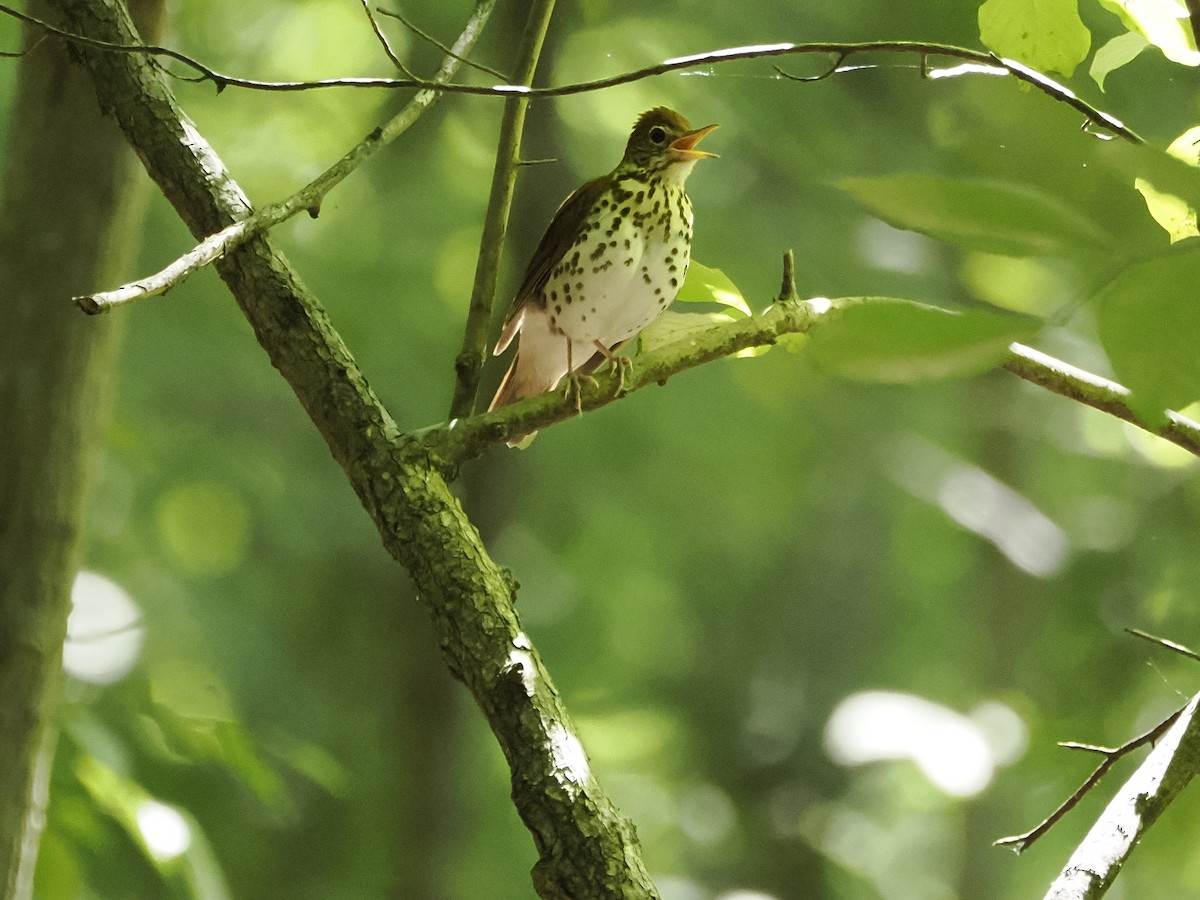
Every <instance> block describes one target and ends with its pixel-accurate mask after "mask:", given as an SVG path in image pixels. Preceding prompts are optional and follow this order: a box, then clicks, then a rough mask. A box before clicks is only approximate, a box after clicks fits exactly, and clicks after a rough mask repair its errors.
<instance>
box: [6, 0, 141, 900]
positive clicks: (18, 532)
mask: <svg viewBox="0 0 1200 900" xmlns="http://www.w3.org/2000/svg"><path fill="white" fill-rule="evenodd" d="M133 6H134V12H135V15H138V17H139V20H140V21H141V22H142V23H143V25H145V24H147V23H149V22H157V20H158V19H159V18H160V17H161V12H162V2H161V0H139V2H136V3H134V4H133ZM30 12H31V13H33V14H34V15H38V16H42V17H48V16H47V10H46V8H45V7H44V6H42V4H40V3H35V4H32V8H31V9H30ZM146 30H149V31H156V30H157V28H153V27H152V28H150V29H146ZM38 37H39V34H38V33H30V34H28V35H27V40H26V46H30V45H33V44H34V43H35V42H36V41H37V40H38ZM6 151H7V152H6V154H5V159H6V166H5V171H4V216H3V220H2V221H0V422H2V423H3V432H4V440H3V441H0V888H2V889H0V897H3V898H6V900H7V898H12V897H20V896H27V895H28V894H29V891H30V889H31V884H30V883H31V880H32V868H33V861H34V858H35V855H36V850H37V843H38V837H39V834H40V831H41V822H42V818H43V812H44V810H43V809H42V807H41V804H40V803H38V802H33V798H34V794H35V785H34V781H35V774H34V773H35V771H37V770H38V769H39V766H38V757H39V754H41V753H45V754H46V755H47V758H46V759H45V760H43V763H44V765H43V766H42V767H41V768H42V769H43V770H44V769H45V768H46V767H47V765H48V761H49V758H48V754H49V753H50V748H52V747H53V735H54V709H55V704H56V700H57V698H58V682H59V673H60V670H61V659H62V643H63V638H64V636H65V634H66V624H67V614H68V612H69V609H70V588H71V582H72V580H73V578H74V575H75V571H76V569H77V566H78V550H79V539H78V538H79V520H80V513H81V510H82V506H83V497H84V493H85V488H86V484H87V477H86V476H87V470H88V462H89V457H90V455H91V454H90V447H91V446H92V445H93V444H94V442H95V438H96V434H97V431H98V430H99V428H100V426H101V424H102V415H101V408H102V402H101V401H102V398H103V395H104V393H105V391H104V388H105V385H106V384H107V382H108V380H109V377H110V370H111V365H110V362H111V359H112V353H113V338H114V336H113V326H114V325H115V321H113V320H109V319H95V318H91V319H89V318H87V317H85V316H81V315H79V312H78V310H76V309H75V308H74V307H73V306H72V305H71V303H70V302H69V298H70V297H71V296H72V294H76V293H82V292H84V291H87V290H90V289H92V288H93V287H94V286H95V285H96V284H107V283H110V282H112V281H114V280H116V278H117V277H118V276H119V274H120V273H121V271H122V269H124V268H125V263H126V262H127V261H129V260H130V257H131V255H132V251H133V249H134V241H135V240H136V236H137V235H138V229H137V228H136V227H134V225H135V220H136V218H137V216H138V212H139V211H140V209H141V206H142V204H140V203H138V202H136V200H137V197H138V196H141V195H143V193H144V192H143V191H142V190H138V189H137V187H138V186H139V183H140V182H144V181H145V179H144V178H143V177H141V176H140V173H139V172H138V169H137V160H136V158H135V157H134V155H133V153H132V152H131V151H130V149H129V146H128V144H127V143H126V142H125V139H124V137H123V136H122V134H121V132H120V130H119V129H118V128H117V126H116V124H115V123H114V122H113V121H112V120H111V119H108V118H104V117H102V116H101V114H100V111H99V109H98V107H97V104H96V95H95V89H94V88H93V86H92V83H91V79H90V78H89V77H88V75H87V73H86V71H85V70H84V69H83V68H82V67H81V66H78V65H76V64H75V63H74V62H72V61H71V60H70V58H69V55H68V53H67V51H66V50H65V49H64V48H63V46H62V44H61V43H60V42H58V41H53V40H43V41H41V42H40V43H37V44H36V46H33V48H32V49H31V50H30V52H29V53H28V54H27V55H26V56H25V57H24V58H22V60H21V63H20V77H19V84H18V91H17V101H16V108H15V109H14V111H13V116H12V125H11V132H10V136H9V141H8V146H7V148H6ZM41 748H46V749H45V750H42V749H41Z"/></svg>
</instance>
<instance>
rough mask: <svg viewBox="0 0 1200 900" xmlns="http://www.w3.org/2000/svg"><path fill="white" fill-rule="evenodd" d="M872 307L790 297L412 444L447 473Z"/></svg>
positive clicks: (1124, 414)
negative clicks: (574, 389)
mask: <svg viewBox="0 0 1200 900" xmlns="http://www.w3.org/2000/svg"><path fill="white" fill-rule="evenodd" d="M783 278H784V285H783V287H782V288H781V294H786V293H787V292H788V291H789V278H788V270H787V265H786V258H785V268H784V276H783ZM873 302H880V303H895V302H896V300H895V299H893V298H889V297H885V298H874V297H843V298H840V299H837V300H827V299H824V298H822V299H821V300H820V301H799V300H796V299H795V298H794V296H793V298H790V299H789V298H786V297H785V299H782V300H780V301H779V302H776V303H775V304H774V305H772V306H770V307H768V308H767V309H766V310H765V311H764V312H762V313H760V314H759V315H755V316H751V317H749V318H745V319H739V320H736V321H733V322H726V323H722V324H719V325H714V326H712V327H711V328H708V329H706V330H704V331H702V332H699V333H693V334H689V335H688V336H687V337H685V338H683V339H681V340H679V341H675V342H673V343H671V344H668V345H666V346H663V347H659V348H658V349H656V350H654V351H652V352H650V353H644V354H639V355H637V356H635V357H634V358H633V359H632V361H631V362H632V368H631V369H629V371H627V372H625V374H624V377H623V379H622V378H619V377H618V376H617V375H616V374H615V373H612V372H608V371H605V372H602V373H601V374H599V375H597V376H595V378H594V379H593V380H591V381H587V380H585V381H584V382H583V383H582V384H581V386H580V392H579V397H578V400H579V406H578V407H577V406H576V403H575V400H576V398H575V396H574V394H572V395H571V396H570V397H567V396H564V395H563V394H562V392H556V391H549V392H547V393H544V394H540V395H538V396H537V397H530V398H529V399H528V400H522V401H521V402H519V403H513V404H511V405H509V406H504V407H501V408H500V409H498V410H495V411H494V412H489V413H484V414H481V415H478V416H474V417H472V418H468V419H459V420H452V421H451V422H449V423H446V424H441V425H436V426H433V427H430V428H425V429H422V430H421V431H419V432H417V433H416V436H417V437H418V438H419V439H420V440H421V441H422V443H424V444H425V446H427V447H428V448H429V451H430V452H431V453H432V454H433V456H434V457H435V458H436V459H437V460H438V461H439V464H440V465H441V466H443V467H444V468H445V469H446V470H447V471H452V470H453V469H454V468H455V467H457V466H458V465H460V464H462V463H463V462H466V461H468V460H471V459H474V458H475V457H477V456H480V455H481V454H482V453H483V452H484V451H485V450H487V448H488V447H490V446H491V445H492V444H495V443H498V442H500V441H503V440H507V439H508V437H509V436H510V435H514V434H528V433H529V432H531V431H537V430H539V429H542V428H545V427H547V426H549V425H553V424H554V423H555V422H561V421H563V420H564V419H569V418H571V417H572V416H575V415H578V414H579V413H580V412H581V411H588V410H592V409H598V408H599V407H601V406H606V405H608V404H609V403H612V402H614V401H615V400H620V399H622V398H623V397H626V396H628V395H629V394H632V393H634V392H635V391H639V390H641V389H642V388H644V387H647V386H648V385H651V384H665V383H666V382H667V379H669V378H671V377H672V376H674V375H678V374H680V373H681V372H686V371H687V370H688V369H693V368H695V367H696V366H700V365H703V364H704V363H707V362H711V361H712V360H715V359H720V358H722V357H725V356H732V355H733V354H735V353H737V352H739V351H741V350H745V349H747V348H750V347H764V346H770V345H772V344H774V343H775V342H776V341H777V340H778V339H779V338H780V337H781V336H782V335H785V334H806V333H808V332H809V331H811V330H812V329H813V328H816V327H819V326H820V325H821V323H822V322H824V321H826V320H828V319H830V318H832V317H834V316H836V315H837V314H838V313H839V312H840V311H841V310H842V309H845V308H846V307H848V306H852V305H858V304H863V303H873ZM1009 352H1010V355H1009V357H1008V359H1007V360H1005V361H1004V362H1003V363H1002V366H1003V368H1005V369H1007V370H1008V371H1010V372H1012V373H1013V374H1015V375H1017V376H1019V377H1021V378H1024V379H1025V380H1026V381H1029V382H1032V383H1033V384H1036V385H1038V386H1039V387H1043V388H1045V389H1046V390H1048V391H1051V392H1053V393H1056V394H1060V395H1061V396H1063V397H1067V398H1069V399H1071V400H1075V401H1077V402H1079V403H1082V404H1084V405H1085V406H1090V407H1093V408H1094V409H1098V410H1100V411H1101V412H1106V413H1108V414H1109V415H1113V416H1116V417H1117V418H1119V419H1122V420H1124V421H1126V422H1129V423H1130V424H1132V425H1136V426H1137V427H1138V428H1141V429H1143V430H1145V431H1148V432H1150V433H1151V434H1155V435H1158V436H1159V437H1161V438H1163V439H1164V440H1167V441H1170V442H1171V443H1173V444H1176V445H1177V446H1180V447H1182V448H1184V449H1185V450H1187V451H1189V452H1190V453H1193V454H1196V455H1197V456H1200V423H1196V422H1193V421H1192V420H1191V419H1189V418H1187V417H1186V416H1183V415H1181V414H1179V413H1177V412H1174V411H1168V412H1167V421H1166V424H1165V425H1161V426H1158V425H1154V424H1150V423H1148V422H1146V421H1145V420H1144V419H1142V418H1140V417H1139V416H1138V414H1137V413H1135V412H1134V411H1133V410H1132V409H1131V408H1130V407H1129V405H1128V403H1127V400H1126V398H1127V397H1128V396H1129V390H1128V388H1125V387H1123V386H1122V385H1119V384H1117V383H1116V382H1112V381H1108V380H1107V379H1104V378H1101V377H1099V376H1097V375H1093V374H1091V373H1090V372H1085V371H1084V370H1083V369H1078V368H1076V367H1075V366H1072V365H1069V364H1068V363H1065V362H1062V361H1061V360H1058V359H1055V358H1054V357H1052V356H1047V355H1046V354H1044V353H1041V352H1040V351H1038V350H1034V349H1033V348H1031V347H1026V346H1024V345H1023V344H1013V345H1012V347H1011V348H1010V351H1009Z"/></svg>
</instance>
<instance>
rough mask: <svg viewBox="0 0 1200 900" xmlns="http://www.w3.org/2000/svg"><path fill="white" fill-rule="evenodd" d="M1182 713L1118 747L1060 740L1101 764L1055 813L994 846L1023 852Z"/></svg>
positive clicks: (1156, 738) (1164, 720)
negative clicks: (1095, 755)
mask: <svg viewBox="0 0 1200 900" xmlns="http://www.w3.org/2000/svg"><path fill="white" fill-rule="evenodd" d="M1194 702H1195V701H1193V703H1194ZM1185 709H1186V707H1185ZM1183 712H1184V710H1182V709H1180V710H1176V711H1175V712H1173V713H1171V715H1169V716H1167V717H1166V718H1165V719H1163V720H1162V721H1161V722H1159V723H1158V724H1157V725H1155V726H1154V727H1153V728H1151V729H1150V730H1149V731H1147V732H1146V733H1145V734H1141V735H1138V736H1137V737H1135V738H1132V739H1130V740H1128V741H1126V742H1125V743H1124V744H1122V745H1121V746H1119V747H1100V746H1097V745H1094V744H1080V743H1077V742H1075V741H1063V742H1061V743H1059V746H1060V747H1065V748H1066V749H1068V750H1083V751H1085V752H1087V753H1098V754H1100V755H1101V756H1103V757H1104V759H1103V760H1102V761H1101V762H1100V765H1098V766H1096V768H1095V770H1094V771H1093V772H1092V774H1091V775H1089V776H1088V777H1087V779H1086V780H1085V781H1084V782H1083V784H1081V785H1080V786H1079V787H1078V788H1076V789H1075V791H1074V793H1072V794H1071V796H1070V797H1068V798H1067V799H1066V800H1064V801H1063V802H1062V803H1061V804H1060V805H1059V807H1058V808H1057V809H1056V810H1054V812H1052V813H1050V815H1048V816H1047V817H1046V818H1045V819H1043V820H1042V821H1041V823H1040V824H1038V825H1037V826H1036V827H1034V828H1032V829H1030V830H1029V831H1026V832H1025V833H1024V834H1016V835H1012V836H1011V837H1003V838H1000V839H999V840H998V841H995V846H997V847H1012V848H1013V849H1014V850H1015V851H1016V852H1017V853H1022V852H1024V851H1025V850H1028V849H1029V847H1030V846H1031V845H1032V844H1033V843H1034V841H1036V840H1037V839H1038V838H1040V837H1042V836H1043V835H1045V834H1046V832H1048V831H1049V830H1050V829H1051V828H1053V827H1054V826H1055V825H1056V824H1057V823H1058V821H1059V819H1061V818H1062V817H1063V816H1065V815H1066V814H1067V813H1069V812H1070V811H1071V810H1072V809H1074V808H1075V807H1076V806H1077V805H1078V804H1079V801H1080V800H1082V799H1083V798H1084V797H1085V796H1087V794H1088V792H1089V791H1091V789H1092V788H1094V787H1095V786H1096V784H1097V783H1098V782H1099V781H1100V779H1101V778H1103V777H1104V775H1105V774H1106V773H1107V772H1108V770H1109V769H1111V768H1112V767H1113V766H1115V765H1116V764H1117V763H1118V762H1119V761H1120V760H1121V759H1122V758H1123V757H1124V756H1126V755H1128V754H1129V753H1132V752H1133V751H1134V750H1136V749H1137V748H1138V747H1144V746H1145V745H1147V744H1153V743H1154V742H1156V741H1157V740H1158V739H1159V738H1160V737H1162V736H1163V734H1165V733H1166V731H1167V729H1168V728H1170V727H1171V726H1172V725H1174V724H1175V720H1176V719H1178V718H1179V716H1180V715H1181V714H1182V713H1183Z"/></svg>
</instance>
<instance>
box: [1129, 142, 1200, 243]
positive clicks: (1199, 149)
mask: <svg viewBox="0 0 1200 900" xmlns="http://www.w3.org/2000/svg"><path fill="white" fill-rule="evenodd" d="M1167 153H1169V154H1170V155H1171V156H1174V157H1175V158H1176V159H1181V160H1183V161H1184V162H1185V163H1187V164H1188V165H1191V166H1195V165H1197V164H1200V127H1196V128H1189V129H1188V130H1187V131H1185V132H1184V133H1183V134H1181V135H1180V136H1179V137H1177V138H1175V140H1173V141H1172V142H1171V146H1169V147H1167ZM1133 184H1134V187H1136V188H1137V189H1138V191H1139V192H1141V195H1142V196H1143V197H1145V198H1146V208H1147V209H1148V210H1150V215H1151V216H1153V217H1154V221H1155V222H1157V223H1158V224H1159V225H1161V226H1162V227H1163V228H1164V229H1165V230H1166V232H1167V234H1168V235H1169V236H1170V238H1171V243H1172V244H1173V243H1175V242H1176V241H1182V240H1184V239H1185V238H1189V237H1196V236H1198V235H1200V229H1198V228H1197V227H1196V210H1195V208H1194V207H1193V206H1191V205H1190V204H1189V203H1188V202H1187V201H1186V200H1184V199H1182V198H1180V197H1177V196H1175V195H1174V194H1170V193H1167V192H1165V191H1160V190H1158V189H1157V188H1155V187H1154V185H1152V184H1151V183H1150V182H1149V181H1147V180H1146V179H1145V178H1137V179H1135V180H1134V183H1133Z"/></svg>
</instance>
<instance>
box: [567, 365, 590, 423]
mask: <svg viewBox="0 0 1200 900" xmlns="http://www.w3.org/2000/svg"><path fill="white" fill-rule="evenodd" d="M564 381H565V382H566V385H565V386H564V388H563V397H564V398H566V399H569V400H573V401H574V403H575V415H577V416H581V415H583V382H585V381H590V382H591V383H592V387H597V382H596V379H595V378H593V377H592V376H591V375H587V374H584V373H581V372H568V373H567V374H566V377H565V378H564Z"/></svg>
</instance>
